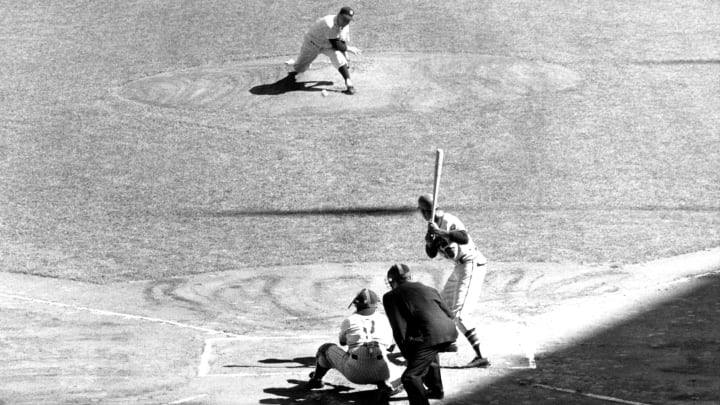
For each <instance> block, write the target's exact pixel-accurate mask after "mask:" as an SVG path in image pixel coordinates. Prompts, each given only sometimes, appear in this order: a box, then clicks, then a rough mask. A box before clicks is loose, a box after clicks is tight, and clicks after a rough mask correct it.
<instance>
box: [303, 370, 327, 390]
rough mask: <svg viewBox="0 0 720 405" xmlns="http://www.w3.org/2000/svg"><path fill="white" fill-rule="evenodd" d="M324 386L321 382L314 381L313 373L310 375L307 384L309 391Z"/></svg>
mask: <svg viewBox="0 0 720 405" xmlns="http://www.w3.org/2000/svg"><path fill="white" fill-rule="evenodd" d="M324 386H325V384H324V383H323V382H322V380H317V379H315V372H314V371H313V372H312V373H310V381H308V382H307V387H308V388H309V389H311V390H314V389H318V388H322V387H324Z"/></svg>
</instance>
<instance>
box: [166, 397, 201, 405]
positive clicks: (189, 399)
mask: <svg viewBox="0 0 720 405" xmlns="http://www.w3.org/2000/svg"><path fill="white" fill-rule="evenodd" d="M206 396H207V394H201V395H195V396H192V397H187V398H183V399H178V400H177V401H173V402H169V403H168V405H178V404H184V403H186V402H190V401H194V400H196V399H200V398H205V397H206Z"/></svg>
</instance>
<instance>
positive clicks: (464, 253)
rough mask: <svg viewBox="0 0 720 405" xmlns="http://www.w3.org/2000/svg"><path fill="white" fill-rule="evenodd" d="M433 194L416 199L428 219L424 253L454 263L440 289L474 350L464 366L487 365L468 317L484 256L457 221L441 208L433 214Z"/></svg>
mask: <svg viewBox="0 0 720 405" xmlns="http://www.w3.org/2000/svg"><path fill="white" fill-rule="evenodd" d="M432 203H433V197H432V196H431V195H429V194H423V195H421V196H420V197H419V198H418V209H419V210H420V212H422V215H423V218H425V220H426V221H428V231H427V234H426V235H425V252H426V253H427V255H428V257H430V258H435V257H436V256H437V255H438V254H440V255H441V256H443V257H445V258H446V259H449V260H451V261H453V262H454V263H455V268H454V269H453V272H452V274H450V277H449V278H448V280H447V281H446V283H445V286H444V287H443V289H442V293H441V295H442V297H443V299H444V300H445V303H446V304H447V305H448V307H450V310H451V311H452V312H453V314H454V321H455V324H456V325H457V327H458V329H459V330H460V332H462V333H463V335H465V337H466V338H467V340H468V342H470V345H472V347H473V349H474V350H475V358H473V359H472V361H470V363H468V364H467V367H487V366H489V365H490V362H489V361H488V360H487V359H486V358H484V357H483V356H482V353H481V352H480V339H479V338H478V336H477V333H476V332H475V328H474V327H471V326H470V325H469V324H468V319H467V318H468V316H469V315H470V314H471V313H472V312H473V311H474V310H475V308H476V306H477V303H478V301H479V299H480V289H481V287H482V283H483V280H484V279H485V274H486V273H487V269H486V266H485V265H486V263H487V259H486V258H485V256H483V254H482V253H481V252H480V251H479V250H478V249H477V247H476V246H475V243H474V242H473V240H472V238H471V237H470V235H469V234H468V231H467V230H466V229H465V225H463V223H462V222H460V220H459V219H458V218H457V217H455V216H454V215H451V214H448V213H447V212H443V211H441V210H436V211H435V218H430V216H431V215H432Z"/></svg>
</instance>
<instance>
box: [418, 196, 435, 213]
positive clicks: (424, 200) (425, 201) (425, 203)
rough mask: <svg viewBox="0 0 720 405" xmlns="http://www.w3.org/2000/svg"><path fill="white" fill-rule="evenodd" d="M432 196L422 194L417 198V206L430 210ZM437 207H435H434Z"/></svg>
mask: <svg viewBox="0 0 720 405" xmlns="http://www.w3.org/2000/svg"><path fill="white" fill-rule="evenodd" d="M432 203H433V198H432V196H431V195H430V194H423V195H421V196H420V197H419V198H418V208H420V209H421V210H424V211H431V210H432ZM435 208H437V207H435Z"/></svg>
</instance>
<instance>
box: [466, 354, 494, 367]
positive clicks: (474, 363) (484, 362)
mask: <svg viewBox="0 0 720 405" xmlns="http://www.w3.org/2000/svg"><path fill="white" fill-rule="evenodd" d="M489 366H490V361H489V360H488V359H486V358H485V357H480V356H475V358H474V359H472V360H471V361H470V363H468V364H467V365H466V366H465V367H489Z"/></svg>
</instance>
